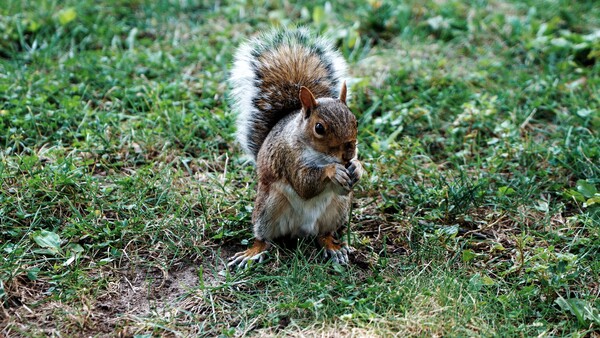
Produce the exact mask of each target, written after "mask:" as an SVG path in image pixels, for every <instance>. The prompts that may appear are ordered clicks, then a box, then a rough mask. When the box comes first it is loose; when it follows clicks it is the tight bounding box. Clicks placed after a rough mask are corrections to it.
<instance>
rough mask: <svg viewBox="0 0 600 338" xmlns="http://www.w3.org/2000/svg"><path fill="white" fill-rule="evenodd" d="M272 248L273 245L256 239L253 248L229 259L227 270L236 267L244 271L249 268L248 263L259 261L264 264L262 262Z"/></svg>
mask: <svg viewBox="0 0 600 338" xmlns="http://www.w3.org/2000/svg"><path fill="white" fill-rule="evenodd" d="M270 247H271V244H270V243H269V242H265V241H261V240H259V239H255V240H254V244H253V245H252V247H251V248H248V249H247V250H244V251H240V252H238V253H236V254H235V255H233V257H231V258H230V259H229V263H227V268H231V267H232V266H236V267H237V268H238V269H243V268H245V267H246V266H248V263H249V262H251V261H258V263H262V261H263V260H264V259H265V254H266V253H267V252H268V250H269V248H270Z"/></svg>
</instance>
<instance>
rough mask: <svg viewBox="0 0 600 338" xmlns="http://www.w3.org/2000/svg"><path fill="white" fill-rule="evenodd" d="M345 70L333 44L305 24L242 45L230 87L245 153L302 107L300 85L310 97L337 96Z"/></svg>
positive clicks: (253, 152)
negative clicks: (285, 118) (306, 89)
mask: <svg viewBox="0 0 600 338" xmlns="http://www.w3.org/2000/svg"><path fill="white" fill-rule="evenodd" d="M346 68H347V66H346V62H345V61H344V59H343V57H342V56H341V54H340V53H339V52H338V51H337V50H336V49H335V48H334V46H333V44H332V43H331V42H330V41H329V40H326V39H324V38H320V37H317V36H314V35H312V34H311V33H310V31H309V30H308V29H306V28H296V29H291V30H288V29H279V30H273V31H271V32H269V33H265V34H262V35H261V36H259V37H257V38H254V39H251V40H250V41H248V42H246V43H245V44H243V45H241V46H240V47H239V49H238V50H237V52H236V54H235V57H234V65H233V69H232V71H231V77H230V86H231V104H232V108H233V109H234V111H235V112H236V113H237V139H238V141H239V143H240V144H241V146H242V148H243V149H244V151H245V152H246V153H247V154H249V155H251V156H252V157H253V158H254V159H256V155H257V154H258V151H259V149H260V147H261V145H262V143H263V141H264V139H265V138H266V137H267V135H268V134H269V132H270V130H271V129H272V128H273V126H275V124H277V122H278V121H279V120H281V119H282V118H283V117H284V116H286V115H287V114H289V113H291V112H293V111H296V110H298V109H300V108H301V106H302V105H301V102H300V98H299V91H300V87H302V86H305V87H307V88H308V89H309V90H310V91H311V92H312V93H313V95H314V96H315V98H321V97H333V98H337V97H338V96H339V91H340V88H341V87H342V82H343V81H344V79H345V77H346Z"/></svg>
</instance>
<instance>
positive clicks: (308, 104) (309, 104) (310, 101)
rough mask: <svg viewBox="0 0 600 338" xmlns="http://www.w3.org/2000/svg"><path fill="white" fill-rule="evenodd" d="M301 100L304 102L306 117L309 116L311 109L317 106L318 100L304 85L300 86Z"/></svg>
mask: <svg viewBox="0 0 600 338" xmlns="http://www.w3.org/2000/svg"><path fill="white" fill-rule="evenodd" d="M300 102H302V110H304V114H305V115H304V117H309V116H310V113H311V111H312V110H313V109H314V108H315V107H317V100H315V97H314V95H313V94H312V93H311V92H310V90H309V89H308V88H306V87H304V86H302V87H300Z"/></svg>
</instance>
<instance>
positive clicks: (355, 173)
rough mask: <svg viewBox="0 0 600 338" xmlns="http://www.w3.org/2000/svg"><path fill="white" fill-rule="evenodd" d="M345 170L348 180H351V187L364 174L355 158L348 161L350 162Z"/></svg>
mask: <svg viewBox="0 0 600 338" xmlns="http://www.w3.org/2000/svg"><path fill="white" fill-rule="evenodd" d="M346 169H347V170H348V173H349V174H350V180H351V184H352V186H353V185H354V184H356V182H358V180H360V177H361V176H362V175H363V173H364V169H363V167H362V164H361V163H360V161H359V160H358V159H356V158H354V159H352V160H350V162H348V166H347V167H346Z"/></svg>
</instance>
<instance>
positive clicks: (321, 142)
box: [299, 82, 358, 164]
mask: <svg viewBox="0 0 600 338" xmlns="http://www.w3.org/2000/svg"><path fill="white" fill-rule="evenodd" d="M299 95H300V102H301V103H302V112H301V114H302V117H303V125H302V126H303V128H304V133H303V134H304V135H306V136H307V138H308V141H309V143H310V145H311V146H312V147H313V148H314V149H315V150H316V151H318V152H320V153H324V154H327V155H329V156H332V157H335V158H336V159H338V160H339V163H340V164H347V163H348V162H349V161H350V160H351V159H353V158H354V157H355V156H356V136H357V131H358V129H357V128H358V122H357V121H356V117H355V116H354V114H352V112H351V111H350V109H348V106H347V105H346V83H345V82H344V83H343V84H342V89H341V91H340V97H339V98H337V99H335V98H319V99H315V97H314V95H313V94H312V93H311V91H310V90H309V89H308V88H306V87H301V88H300V93H299Z"/></svg>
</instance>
